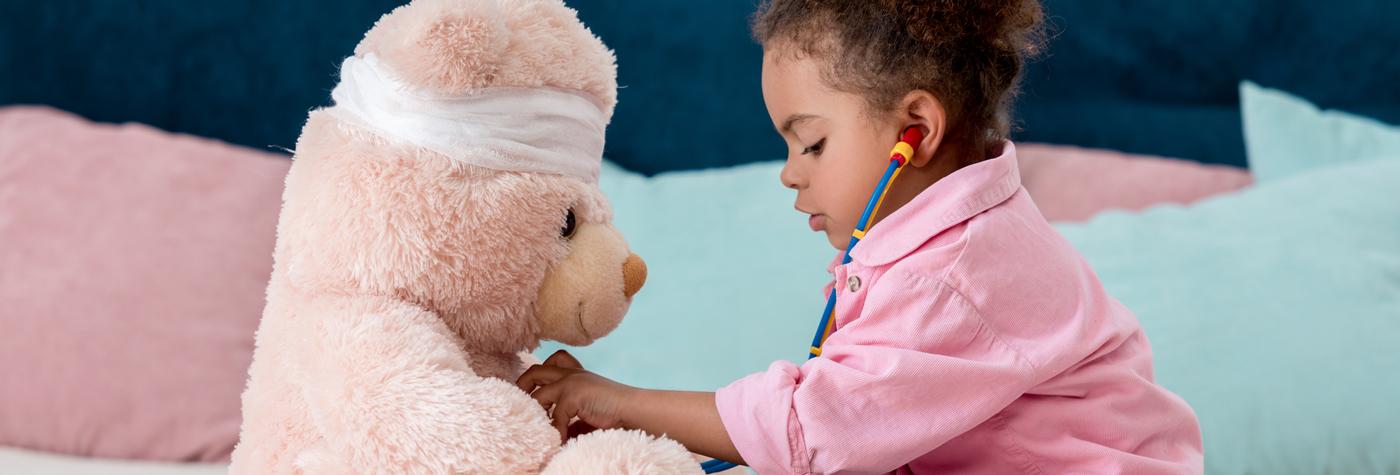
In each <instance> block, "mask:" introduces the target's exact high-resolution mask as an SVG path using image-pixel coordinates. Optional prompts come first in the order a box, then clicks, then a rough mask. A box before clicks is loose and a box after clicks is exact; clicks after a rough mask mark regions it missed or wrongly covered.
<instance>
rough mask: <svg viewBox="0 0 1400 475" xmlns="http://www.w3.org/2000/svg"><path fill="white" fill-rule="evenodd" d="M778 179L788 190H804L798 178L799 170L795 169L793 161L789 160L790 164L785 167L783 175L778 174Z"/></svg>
mask: <svg viewBox="0 0 1400 475" xmlns="http://www.w3.org/2000/svg"><path fill="white" fill-rule="evenodd" d="M778 179H779V180H781V181H782V182H783V186H786V187H788V188H792V189H794V190H797V189H801V188H802V185H801V183H800V180H799V179H798V176H797V170H795V167H793V166H792V160H788V162H787V163H786V164H784V165H783V171H782V172H781V173H778Z"/></svg>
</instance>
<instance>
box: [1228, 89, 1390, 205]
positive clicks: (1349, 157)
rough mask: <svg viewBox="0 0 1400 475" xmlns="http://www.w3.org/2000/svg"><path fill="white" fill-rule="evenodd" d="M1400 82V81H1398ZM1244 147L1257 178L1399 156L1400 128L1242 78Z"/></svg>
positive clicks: (1258, 179)
mask: <svg viewBox="0 0 1400 475" xmlns="http://www.w3.org/2000/svg"><path fill="white" fill-rule="evenodd" d="M1397 87H1400V86H1397ZM1240 104H1241V106H1242V107H1243V111H1242V112H1243V115H1244V142H1245V150H1246V153H1248V155H1249V160H1248V161H1249V170H1250V171H1251V172H1253V173H1254V177H1255V179H1256V180H1257V181H1261V182H1262V181H1270V180H1275V179H1278V178H1282V177H1285V176H1289V175H1293V174H1295V173H1298V172H1302V171H1305V170H1309V169H1312V168H1317V167H1323V166H1328V165H1332V164H1336V163H1342V162H1348V161H1356V160H1369V159H1375V158H1381V157H1390V158H1397V157H1400V128H1398V127H1394V126H1390V125H1386V124H1384V123H1381V122H1379V121H1377V120H1374V119H1370V118H1367V117H1362V116H1359V115H1354V114H1349V113H1346V112H1340V111H1333V110H1327V111H1323V110H1319V109H1318V108H1317V106H1315V105H1313V104H1312V103H1310V102H1308V101H1306V100H1303V99H1301V98H1299V97H1296V96H1293V95H1290V94H1288V93H1286V92H1283V91H1279V90H1275V89H1268V88H1263V87H1260V86H1259V85H1258V84H1254V83H1252V82H1249V81H1245V82H1242V83H1240Z"/></svg>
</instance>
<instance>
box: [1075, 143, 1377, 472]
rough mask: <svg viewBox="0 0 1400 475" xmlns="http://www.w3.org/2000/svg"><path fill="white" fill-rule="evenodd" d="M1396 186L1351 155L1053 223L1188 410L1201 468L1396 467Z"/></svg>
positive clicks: (1357, 469) (1374, 166)
mask: <svg viewBox="0 0 1400 475" xmlns="http://www.w3.org/2000/svg"><path fill="white" fill-rule="evenodd" d="M1394 158H1400V156H1397V157H1394ZM1397 184H1400V160H1374V161H1362V162H1354V163H1346V164H1341V165H1335V166H1332V167H1328V168H1325V169H1320V170H1316V171H1313V172H1307V173H1300V174H1296V175H1294V176H1291V177H1286V178H1280V179H1277V180H1275V181H1273V182H1268V183H1261V184H1259V185H1256V186H1255V187H1254V188H1252V189H1248V190H1246V191H1243V192H1241V193H1237V194H1233V195H1226V196H1223V197H1217V198H1214V199H1210V200H1207V201H1205V202H1202V203H1200V204H1198V205H1196V206H1194V207H1192V208H1181V207H1176V206H1165V207H1157V208H1152V209H1150V210H1147V211H1145V212H1143V213H1141V214H1127V213H1107V214H1103V215H1100V216H1099V217H1097V218H1095V219H1093V220H1092V221H1090V222H1088V223H1084V224H1062V225H1059V226H1058V228H1059V229H1060V231H1061V232H1062V233H1063V234H1064V235H1065V236H1066V237H1067V238H1069V240H1070V241H1071V242H1073V243H1074V245H1075V246H1076V247H1077V248H1078V249H1079V250H1080V252H1082V253H1083V254H1084V255H1085V256H1086V257H1087V258H1088V260H1089V262H1090V264H1091V265H1093V267H1094V269H1095V270H1096V271H1097V272H1098V274H1099V277H1100V279H1101V280H1102V281H1103V283H1104V286H1105V287H1106V288H1107V289H1108V291H1109V293H1110V294H1112V295H1113V296H1115V297H1116V298H1118V299H1119V300H1121V301H1122V302H1123V303H1124V304H1126V305H1127V306H1128V308H1130V309H1132V310H1133V312H1134V313H1136V314H1137V316H1138V319H1139V321H1141V322H1142V325H1143V328H1144V329H1145V330H1146V332H1147V335H1148V338H1149V339H1150V340H1151V342H1152V346H1153V353H1154V358H1155V367H1156V370H1157V381H1158V382H1159V383H1161V384H1162V385H1164V386H1166V387H1167V388H1170V389H1171V390H1173V391H1175V392H1176V393H1177V394H1179V395H1181V396H1182V397H1183V398H1185V399H1186V400H1187V401H1188V402H1190V403H1191V405H1192V407H1194V408H1195V410H1196V413H1197V416H1198V417H1199V418H1200V421H1201V426H1202V430H1203V432H1204V437H1205V447H1206V473H1210V474H1246V473H1250V474H1263V473H1267V474H1319V473H1336V474H1353V473H1355V474H1370V473H1400V429H1398V428H1400V351H1397V350H1396V347H1397V346H1400V197H1398V196H1397V194H1396V190H1397Z"/></svg>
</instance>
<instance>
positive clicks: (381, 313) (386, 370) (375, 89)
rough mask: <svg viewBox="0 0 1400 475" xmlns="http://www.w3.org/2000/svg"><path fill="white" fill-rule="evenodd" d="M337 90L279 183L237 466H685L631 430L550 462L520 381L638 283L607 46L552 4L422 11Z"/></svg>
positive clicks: (404, 16) (541, 0)
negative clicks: (621, 201)
mask: <svg viewBox="0 0 1400 475" xmlns="http://www.w3.org/2000/svg"><path fill="white" fill-rule="evenodd" d="M340 74H341V81H340V84H339V85H337V86H336V88H335V90H334V91H333V92H332V97H333V99H334V101H335V105H334V106H332V107H329V108H322V109H317V110H314V111H312V112H311V113H310V116H309V118H308V120H307V123H306V126H305V128H304V129H303V130H302V134H301V138H300V139H299V140H298V141H297V149H296V154H295V158H294V161H293V162H292V167H291V171H290V172H289V174H288V175H287V179H286V191H285V194H284V197H283V200H284V204H283V207H282V214H281V218H280V222H279V223H278V227H277V248H276V251H275V258H276V265H275V268H274V271H273V273H272V279H271V282H270V283H269V284H268V288H267V307H266V310H265V311H264V314H263V319H262V323H261V326H260V327H259V329H258V334H257V349H256V352H255V354H254V359H253V364H252V367H251V368H250V369H249V381H248V387H247V390H246V391H245V392H244V394H243V415H244V419H243V427H242V434H241V440H240V442H239V444H238V447H237V448H236V449H235V450H234V454H233V465H232V467H231V472H232V473H234V474H270V473H309V474H352V473H376V474H378V473H386V474H388V473H433V474H448V473H482V474H513V473H598V474H603V473H607V474H614V473H622V474H625V473H700V472H701V471H700V468H699V465H697V463H696V461H695V459H694V458H693V456H692V455H691V454H689V453H688V452H687V451H686V450H685V449H684V448H683V447H682V446H681V445H680V444H677V443H676V442H674V441H671V440H668V439H658V438H653V437H651V436H648V435H646V434H643V433H641V432H636V431H622V430H604V431H596V432H593V433H590V434H587V435H584V436H582V437H579V438H576V439H573V440H572V441H570V442H569V443H568V444H567V445H563V446H562V447H561V444H560V436H559V433H558V432H557V431H556V430H555V429H554V427H553V425H551V423H550V420H549V417H548V416H547V414H546V413H545V410H544V409H543V408H541V406H540V404H538V403H536V402H535V401H534V400H533V399H531V398H530V396H529V395H528V394H526V393H525V392H523V391H521V390H520V389H519V388H517V387H515V386H514V384H513V381H514V380H515V378H516V377H518V376H519V375H520V374H521V372H523V371H524V369H525V363H524V362H522V353H523V352H527V351H529V350H532V349H534V348H536V347H537V346H538V344H539V341H540V340H541V339H550V340H556V341H560V342H564V343H567V344H573V345H584V344H588V343H591V342H592V341H594V340H595V339H597V338H599V337H601V336H604V335H606V334H607V333H609V332H610V331H612V330H613V329H614V328H616V327H617V325H618V323H620V322H621V319H622V315H623V314H624V313H625V312H626V311H627V307H628V305H629V303H630V302H631V297H632V295H633V294H634V293H636V292H637V290H638V289H639V288H640V287H641V286H642V282H643V281H644V280H645V276H646V267H645V266H644V265H643V263H642V260H641V259H640V258H638V257H637V256H636V255H634V254H632V253H631V252H630V251H629V250H628V247H627V243H626V242H625V241H624V240H623V238H622V236H621V235H620V234H619V233H618V231H617V230H616V229H615V228H614V227H613V226H612V225H611V220H612V211H611V208H610V207H609V205H608V203H607V201H606V200H605V199H604V197H603V195H602V193H601V191H600V190H599V188H598V186H597V178H598V170H599V167H600V164H601V160H602V158H601V157H602V150H603V135H604V134H603V133H604V128H605V127H606V125H607V123H608V121H609V120H610V118H611V115H612V111H613V106H614V104H615V102H616V98H617V79H616V66H615V64H614V58H613V54H612V52H611V51H609V50H608V49H607V47H606V46H604V45H603V43H602V41H600V40H599V39H598V38H596V37H595V36H593V34H592V33H590V32H589V31H588V29H587V28H585V27H584V26H583V24H582V23H580V22H579V20H578V18H577V15H576V14H575V12H574V11H573V10H571V9H569V8H567V7H565V6H564V4H563V3H562V2H560V1H559V0H415V1H414V2H412V3H410V4H409V5H406V6H403V7H400V8H398V9H396V10H394V11H393V12H391V13H389V14H387V15H385V16H384V17H383V18H381V19H380V20H379V22H378V23H376V24H375V25H374V27H373V28H372V29H371V30H370V31H369V32H368V33H367V34H366V35H365V38H364V40H363V41H361V42H360V44H359V46H358V47H356V49H355V56H353V57H350V58H348V59H346V60H345V63H344V64H343V65H342V67H341V71H340ZM525 356H526V357H528V354H527V353H526V354H525Z"/></svg>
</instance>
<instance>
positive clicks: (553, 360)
mask: <svg viewBox="0 0 1400 475" xmlns="http://www.w3.org/2000/svg"><path fill="white" fill-rule="evenodd" d="M544 365H545V366H558V367H561V368H573V369H583V364H582V363H579V362H578V359H576V358H574V355H571V354H569V352H567V351H564V350H559V351H556V352H554V354H552V355H549V358H546V359H545V360H544Z"/></svg>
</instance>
